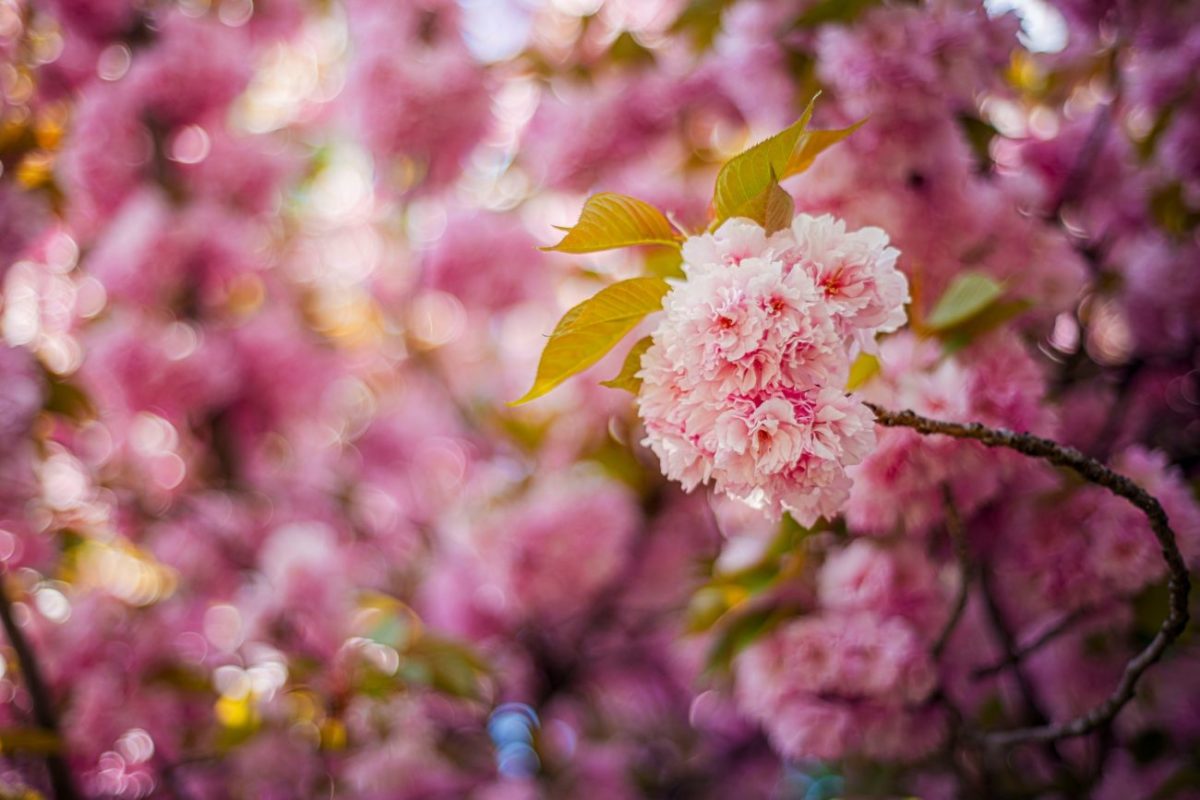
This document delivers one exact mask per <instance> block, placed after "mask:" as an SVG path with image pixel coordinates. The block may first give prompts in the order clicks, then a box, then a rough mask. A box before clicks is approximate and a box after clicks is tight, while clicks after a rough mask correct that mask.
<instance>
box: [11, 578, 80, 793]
mask: <svg viewBox="0 0 1200 800" xmlns="http://www.w3.org/2000/svg"><path fill="white" fill-rule="evenodd" d="M0 623H2V624H3V626H4V632H5V633H6V634H7V635H8V641H9V644H11V645H12V649H13V651H14V652H16V654H17V663H18V664H19V665H20V667H21V676H22V677H23V678H24V679H25V688H26V689H27V690H28V691H29V699H30V701H31V702H32V704H33V718H34V721H36V722H37V724H38V727H40V728H42V729H44V730H46V731H48V732H49V733H51V734H52V735H53V736H54V738H55V740H56V741H57V742H58V743H59V746H60V747H61V745H62V734H61V732H60V730H59V726H58V714H57V713H56V712H55V710H54V703H53V701H52V700H51V699H50V692H49V691H48V690H47V688H46V682H45V680H43V678H42V670H41V667H39V666H38V662H37V658H36V657H35V656H34V653H33V647H31V646H30V644H29V640H28V639H26V638H25V634H24V632H23V631H22V630H21V626H20V625H18V624H17V619H16V617H14V616H13V607H12V601H11V600H9V598H8V586H7V580H6V579H5V577H4V576H2V575H0ZM46 770H47V772H49V773H50V786H51V788H53V790H54V796H55V797H56V798H58V800H75V798H77V797H79V793H78V792H77V791H76V790H75V780H74V778H73V777H72V776H71V769H70V767H69V766H68V765H67V760H66V759H65V758H63V756H62V753H61V752H50V753H47V754H46Z"/></svg>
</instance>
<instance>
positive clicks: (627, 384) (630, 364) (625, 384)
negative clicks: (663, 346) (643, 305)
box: [600, 336, 654, 394]
mask: <svg viewBox="0 0 1200 800" xmlns="http://www.w3.org/2000/svg"><path fill="white" fill-rule="evenodd" d="M652 344H654V340H653V339H651V338H650V337H649V336H643V337H642V338H641V339H638V340H637V343H636V344H635V345H634V346H633V347H632V348H631V349H630V350H629V355H627V356H625V363H624V364H622V365H621V371H620V372H619V373H617V376H616V377H615V378H611V379H610V380H607V381H600V385H601V386H607V387H608V388H610V389H624V390H625V391H627V392H632V393H633V394H637V393H638V391H640V390H641V388H642V379H641V378H639V377H638V376H637V374H638V372H640V371H641V369H642V356H643V355H644V354H645V353H646V351H647V350H649V349H650V345H652Z"/></svg>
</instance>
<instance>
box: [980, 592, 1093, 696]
mask: <svg viewBox="0 0 1200 800" xmlns="http://www.w3.org/2000/svg"><path fill="white" fill-rule="evenodd" d="M1096 611H1097V609H1096V607H1095V606H1083V607H1081V608H1077V609H1075V610H1074V611H1072V612H1071V613H1069V614H1064V615H1063V617H1062V618H1061V619H1059V620H1058V622H1055V623H1054V624H1053V625H1051V626H1050V627H1049V628H1047V629H1046V630H1045V631H1043V632H1042V633H1040V634H1039V635H1038V636H1037V637H1036V638H1034V639H1033V640H1032V641H1030V642H1029V643H1028V644H1023V645H1020V646H1018V647H1017V648H1016V649H1015V650H1014V651H1013V653H1012V654H1011V655H1006V656H1005V657H1004V658H1001V659H998V660H997V661H995V662H993V663H991V664H987V665H986V666H982V667H978V668H976V669H975V670H973V671H972V672H971V679H972V680H977V681H980V680H983V679H985V678H990V677H991V676H993V675H996V674H997V673H1000V672H1003V671H1004V670H1005V669H1007V668H1008V666H1009V665H1010V664H1015V663H1017V662H1019V661H1023V660H1024V659H1026V658H1028V657H1029V656H1031V655H1033V654H1034V653H1036V652H1037V651H1038V650H1041V649H1042V648H1043V647H1045V646H1046V645H1048V644H1049V643H1050V642H1052V641H1054V640H1055V639H1057V638H1058V637H1059V636H1062V635H1063V634H1064V633H1066V632H1067V631H1069V630H1070V629H1071V628H1073V627H1074V626H1075V624H1076V623H1078V622H1080V621H1082V620H1084V619H1086V618H1087V617H1089V616H1091V615H1092V614H1094V613H1095V612H1096Z"/></svg>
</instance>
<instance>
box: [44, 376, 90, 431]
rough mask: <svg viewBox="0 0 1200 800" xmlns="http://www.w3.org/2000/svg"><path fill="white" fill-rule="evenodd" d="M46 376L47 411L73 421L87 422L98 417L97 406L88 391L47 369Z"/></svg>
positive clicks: (45, 406)
mask: <svg viewBox="0 0 1200 800" xmlns="http://www.w3.org/2000/svg"><path fill="white" fill-rule="evenodd" d="M45 378H46V395H45V397H46V399H45V403H44V406H43V407H44V408H45V409H46V410H47V411H49V412H50V413H52V414H58V415H59V416H62V417H66V418H67V419H69V420H71V421H73V422H86V421H88V420H91V419H95V418H96V406H95V405H94V404H93V403H92V400H91V398H90V397H88V395H87V393H86V392H84V391H83V390H82V389H80V388H79V387H78V386H76V385H75V384H74V383H72V382H71V381H69V380H67V379H66V378H62V377H60V376H58V375H55V374H53V373H52V372H50V371H49V370H46V371H45Z"/></svg>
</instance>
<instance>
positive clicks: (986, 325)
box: [938, 298, 1033, 355]
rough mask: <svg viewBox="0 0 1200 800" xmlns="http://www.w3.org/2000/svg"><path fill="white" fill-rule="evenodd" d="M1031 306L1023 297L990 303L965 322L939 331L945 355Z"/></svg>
mask: <svg viewBox="0 0 1200 800" xmlns="http://www.w3.org/2000/svg"><path fill="white" fill-rule="evenodd" d="M1032 307H1033V303H1032V302H1031V301H1029V300H1026V299H1024V298H1021V299H1017V300H1001V301H999V302H996V303H992V304H991V305H990V306H988V307H987V308H985V309H984V310H983V311H981V312H979V313H978V314H976V315H975V316H973V317H971V318H970V319H968V320H966V321H965V322H962V323H961V324H958V325H955V326H953V327H951V328H947V329H946V330H944V331H939V332H938V337H939V338H940V339H941V340H942V350H943V351H944V352H945V353H946V354H947V355H950V354H952V353H956V352H958V351H959V350H961V349H963V348H964V347H966V346H967V345H969V344H970V343H971V342H973V341H975V340H976V339H978V338H979V337H980V336H983V335H984V334H985V333H988V332H989V331H993V330H995V329H996V328H999V327H1000V326H1001V325H1003V324H1004V323H1006V322H1008V321H1009V320H1010V319H1012V318H1014V317H1019V316H1020V315H1022V314H1024V313H1025V312H1026V311H1028V310H1029V309H1030V308H1032Z"/></svg>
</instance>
